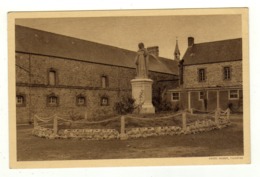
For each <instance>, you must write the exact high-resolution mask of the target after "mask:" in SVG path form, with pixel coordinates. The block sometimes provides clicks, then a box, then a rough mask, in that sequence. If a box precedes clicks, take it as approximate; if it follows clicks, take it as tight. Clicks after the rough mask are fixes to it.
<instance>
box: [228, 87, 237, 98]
mask: <svg viewBox="0 0 260 177" xmlns="http://www.w3.org/2000/svg"><path fill="white" fill-rule="evenodd" d="M231 91H237V93H236V94H237V98H231V97H230V95H231ZM228 99H229V100H238V99H239V90H238V89H231V90H229V91H228Z"/></svg>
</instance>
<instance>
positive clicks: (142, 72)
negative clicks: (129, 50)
mask: <svg viewBox="0 0 260 177" xmlns="http://www.w3.org/2000/svg"><path fill="white" fill-rule="evenodd" d="M138 48H139V50H138V51H137V56H136V57H135V64H136V78H148V66H149V65H148V64H149V53H148V51H147V49H146V48H144V44H143V43H139V44H138Z"/></svg>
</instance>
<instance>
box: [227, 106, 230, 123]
mask: <svg viewBox="0 0 260 177" xmlns="http://www.w3.org/2000/svg"><path fill="white" fill-rule="evenodd" d="M229 118H230V109H229V108H227V120H229Z"/></svg>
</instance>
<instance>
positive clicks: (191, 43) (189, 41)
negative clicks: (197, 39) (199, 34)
mask: <svg viewBox="0 0 260 177" xmlns="http://www.w3.org/2000/svg"><path fill="white" fill-rule="evenodd" d="M193 44H194V37H188V47H192V46H193Z"/></svg>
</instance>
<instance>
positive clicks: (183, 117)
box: [182, 111, 187, 130]
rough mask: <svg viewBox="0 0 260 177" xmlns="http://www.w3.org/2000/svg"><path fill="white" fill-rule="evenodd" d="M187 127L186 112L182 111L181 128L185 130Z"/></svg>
mask: <svg viewBox="0 0 260 177" xmlns="http://www.w3.org/2000/svg"><path fill="white" fill-rule="evenodd" d="M186 128H187V117H186V112H185V111H183V112H182V129H183V130H186Z"/></svg>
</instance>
